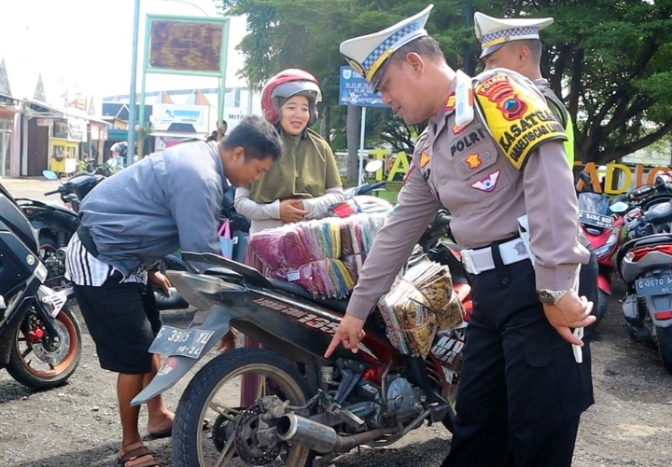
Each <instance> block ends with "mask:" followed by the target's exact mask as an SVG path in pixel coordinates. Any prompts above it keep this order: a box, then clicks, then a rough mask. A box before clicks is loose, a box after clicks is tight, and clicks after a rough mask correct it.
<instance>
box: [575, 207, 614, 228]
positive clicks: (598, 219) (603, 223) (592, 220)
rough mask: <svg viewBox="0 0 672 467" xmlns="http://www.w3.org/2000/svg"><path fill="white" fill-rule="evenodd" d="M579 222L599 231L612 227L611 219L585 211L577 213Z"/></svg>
mask: <svg viewBox="0 0 672 467" xmlns="http://www.w3.org/2000/svg"><path fill="white" fill-rule="evenodd" d="M579 222H581V223H582V224H586V225H592V226H593V227H598V228H601V229H610V228H612V227H613V226H614V218H613V217H611V216H603V215H602V214H595V213H593V212H586V211H580V212H579Z"/></svg>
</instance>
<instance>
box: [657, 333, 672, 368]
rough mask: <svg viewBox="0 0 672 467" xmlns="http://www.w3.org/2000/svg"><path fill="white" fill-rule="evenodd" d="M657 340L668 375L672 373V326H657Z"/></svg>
mask: <svg viewBox="0 0 672 467" xmlns="http://www.w3.org/2000/svg"><path fill="white" fill-rule="evenodd" d="M656 340H657V341H658V352H659V353H660V359H661V360H662V362H663V366H664V367H665V369H666V370H667V372H668V373H672V326H668V327H666V328H664V327H661V326H656Z"/></svg>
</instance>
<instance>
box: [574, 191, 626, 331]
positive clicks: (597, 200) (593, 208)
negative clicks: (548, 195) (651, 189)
mask: <svg viewBox="0 0 672 467" xmlns="http://www.w3.org/2000/svg"><path fill="white" fill-rule="evenodd" d="M578 205H579V223H580V225H581V229H582V230H583V233H584V235H585V236H586V238H587V239H588V241H589V242H590V244H591V246H592V247H593V250H594V252H595V256H597V263H598V275H597V287H598V296H597V303H596V304H595V309H594V311H593V314H594V315H595V317H596V318H597V321H596V322H599V321H600V320H601V319H602V318H604V315H605V313H606V312H607V304H608V303H609V297H610V296H611V273H612V272H614V270H615V269H616V263H615V261H614V255H615V254H616V252H617V251H618V247H619V245H620V243H621V232H622V230H623V225H624V223H623V217H622V214H623V213H624V212H625V211H626V210H627V209H628V205H627V204H626V203H623V202H617V203H614V204H612V202H611V200H610V199H609V198H608V197H606V196H605V195H602V194H598V193H590V192H582V193H579V194H578Z"/></svg>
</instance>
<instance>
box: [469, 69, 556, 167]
mask: <svg viewBox="0 0 672 467" xmlns="http://www.w3.org/2000/svg"><path fill="white" fill-rule="evenodd" d="M474 91H475V92H474V94H475V96H476V102H478V105H479V107H480V109H481V111H482V115H483V118H484V119H485V122H484V123H485V124H486V125H487V126H488V128H489V129H490V132H491V133H492V136H493V137H494V139H495V142H496V143H497V145H498V146H499V148H500V149H501V150H502V152H504V155H505V156H506V158H507V159H508V160H509V161H510V162H511V164H513V166H514V167H515V168H516V169H518V170H521V169H522V168H523V166H524V165H525V162H526V161H527V158H528V156H529V155H530V153H531V152H532V151H533V150H534V149H535V148H536V147H538V146H539V145H541V144H543V143H545V142H547V141H552V140H566V139H567V136H566V135H565V130H564V128H563V127H562V125H561V124H560V123H559V122H558V121H557V119H556V117H555V115H553V113H552V112H551V111H550V110H549V108H548V105H547V103H546V99H545V98H544V97H543V96H542V95H541V94H540V93H539V92H538V91H537V90H536V89H533V88H532V86H531V85H530V86H526V85H525V84H523V83H522V82H518V80H516V79H513V77H511V76H509V75H507V74H505V73H497V74H495V75H493V76H491V77H490V78H488V79H487V80H485V81H484V82H482V83H479V84H477V85H476V87H475V90H474Z"/></svg>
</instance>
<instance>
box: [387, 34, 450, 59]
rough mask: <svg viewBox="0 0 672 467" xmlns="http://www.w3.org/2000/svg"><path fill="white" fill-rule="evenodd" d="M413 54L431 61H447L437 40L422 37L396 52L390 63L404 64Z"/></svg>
mask: <svg viewBox="0 0 672 467" xmlns="http://www.w3.org/2000/svg"><path fill="white" fill-rule="evenodd" d="M411 52H415V53H416V54H418V55H422V56H424V57H429V58H431V59H438V60H443V61H445V60H446V57H445V55H443V51H441V47H440V46H439V43H438V42H436V39H434V38H433V37H430V36H422V37H418V38H417V39H414V40H412V41H411V42H409V43H408V44H406V45H403V46H402V47H401V48H400V49H399V50H397V51H396V52H394V53H393V54H392V56H391V57H390V61H391V62H397V63H398V62H402V61H404V59H405V58H406V55H408V54H409V53H411Z"/></svg>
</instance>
